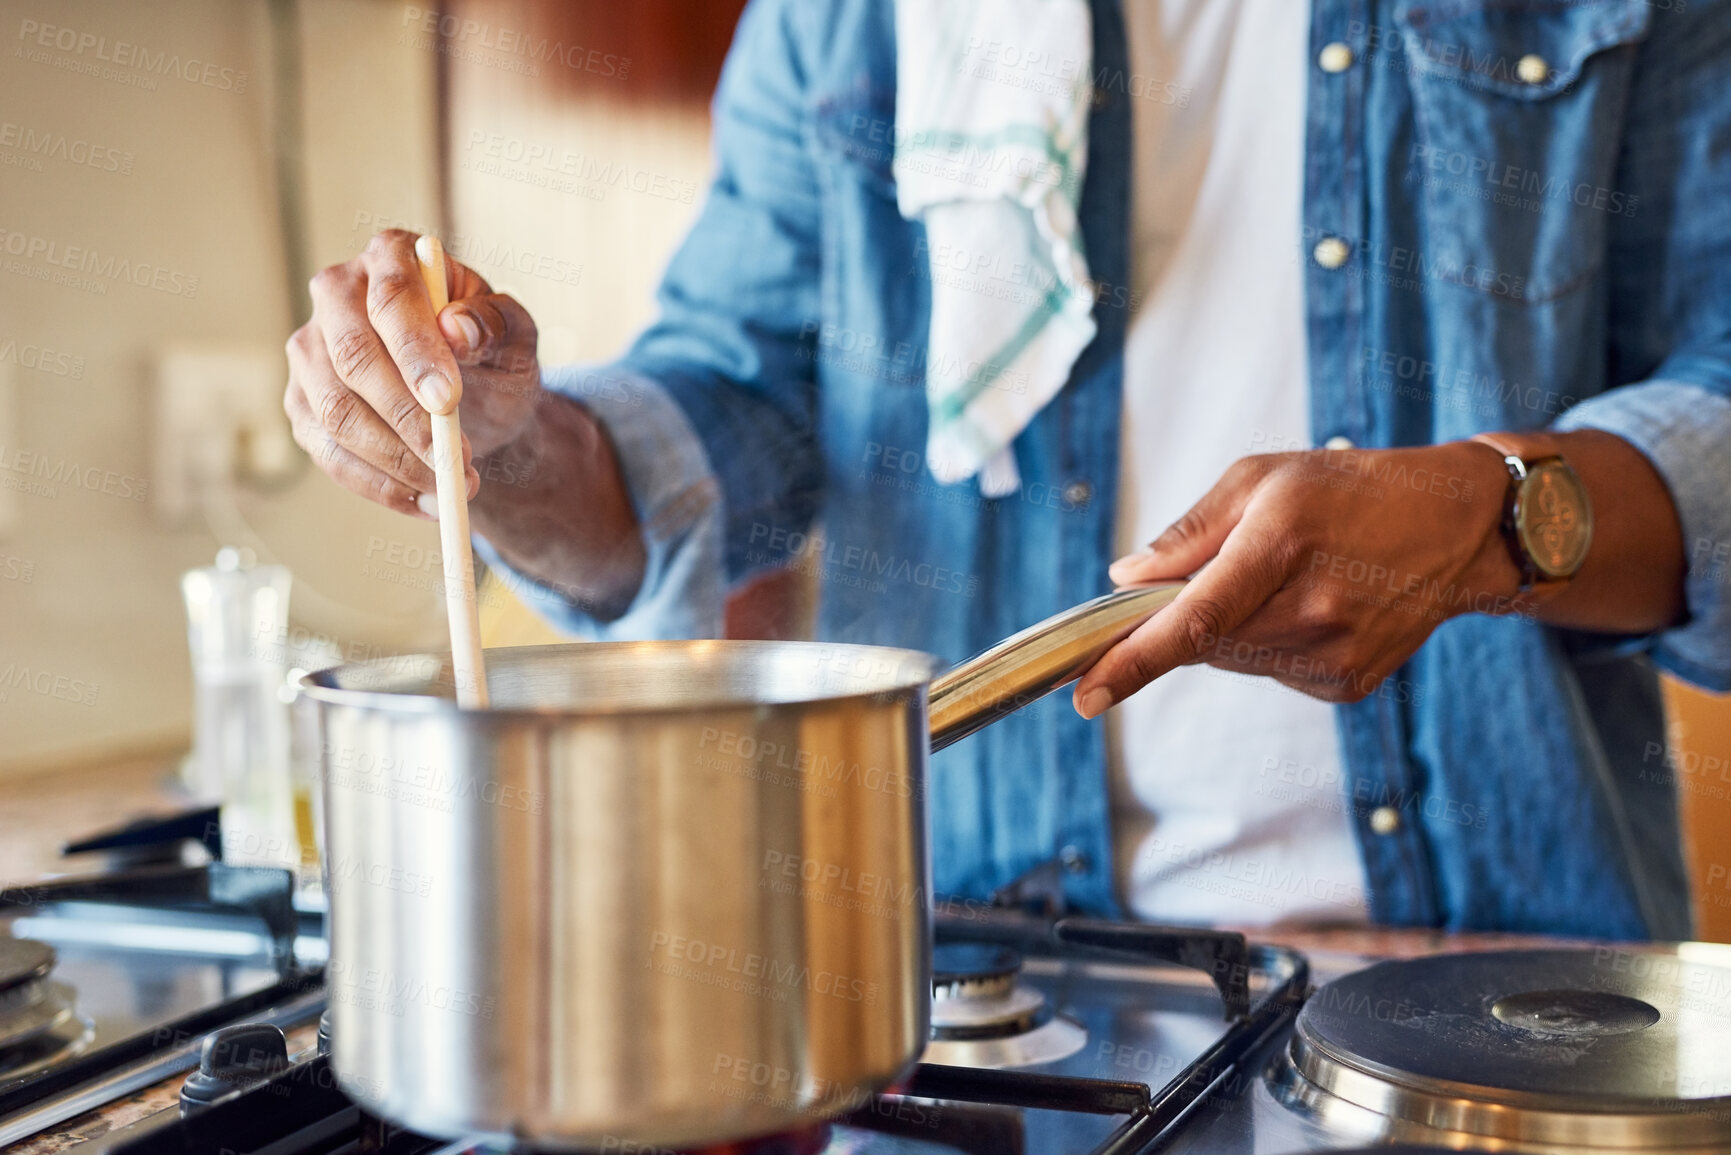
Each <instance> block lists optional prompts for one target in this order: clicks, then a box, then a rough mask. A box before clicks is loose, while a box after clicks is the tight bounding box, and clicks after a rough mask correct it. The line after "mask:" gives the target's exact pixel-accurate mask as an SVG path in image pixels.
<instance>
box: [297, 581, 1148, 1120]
mask: <svg viewBox="0 0 1731 1155" xmlns="http://www.w3.org/2000/svg"><path fill="white" fill-rule="evenodd" d="M1178 588H1179V587H1178V586H1175V585H1173V586H1159V587H1148V588H1144V589H1137V590H1129V591H1121V592H1119V593H1115V594H1110V595H1107V596H1106V597H1103V598H1099V599H1096V600H1095V601H1092V602H1089V603H1087V604H1086V605H1083V606H1078V607H1076V608H1075V609H1072V610H1070V611H1067V612H1066V613H1064V614H1060V615H1059V616H1057V617H1055V618H1052V619H1049V620H1048V621H1046V622H1042V623H1041V624H1039V625H1038V626H1035V627H1033V628H1032V629H1030V630H1027V631H1025V632H1023V633H1021V634H1018V635H1017V636H1016V637H1014V638H1011V639H1010V640H1009V641H1007V642H1004V643H1001V644H1000V645H998V646H996V647H994V648H993V649H991V650H989V651H987V652H986V653H984V654H982V655H980V656H979V657H977V658H975V659H973V660H971V661H969V662H967V663H964V664H963V665H961V666H959V667H957V668H956V669H954V670H952V671H950V672H949V673H947V674H945V675H944V676H943V677H941V678H938V679H937V680H936V681H935V682H934V681H932V680H931V679H932V675H933V673H934V672H935V670H936V667H937V665H938V661H937V659H935V658H933V657H931V656H930V655H927V654H922V653H918V652H916V651H912V650H897V649H887V648H882V647H875V646H850V645H826V644H823V643H816V642H785V643H780V642H721V641H694V642H650V643H617V644H613V643H605V644H587V645H581V644H580V645H564V646H536V647H524V648H519V649H505V650H494V651H490V652H489V653H488V654H487V681H488V685H489V689H490V692H491V694H492V706H491V708H489V709H487V710H484V711H463V710H459V709H458V708H457V707H456V704H455V702H454V701H453V700H452V698H451V693H450V685H451V671H450V667H449V659H448V658H441V657H436V656H417V657H410V658H396V659H385V660H381V661H374V662H366V663H361V664H357V665H350V666H340V667H337V668H335V669H331V670H325V671H323V672H321V673H317V674H312V675H309V676H308V677H307V678H305V679H304V680H303V681H302V683H301V687H302V691H303V693H304V694H305V695H306V696H307V697H309V698H311V699H313V700H314V701H315V702H317V703H318V711H319V715H320V719H321V724H322V747H323V764H324V771H325V784H324V788H325V826H326V835H325V852H326V880H327V886H328V890H329V899H330V942H331V956H330V963H329V967H328V970H327V978H328V985H329V991H330V1000H331V1008H332V1018H333V1022H332V1035H333V1050H332V1059H333V1062H334V1065H335V1068H336V1071H337V1073H338V1076H339V1078H340V1079H341V1080H342V1083H343V1085H344V1087H345V1088H346V1089H347V1090H348V1091H349V1092H350V1093H351V1094H353V1095H354V1096H355V1098H357V1099H358V1100H360V1101H361V1102H362V1103H364V1104H365V1105H366V1106H367V1107H369V1108H371V1109H372V1110H374V1111H376V1112H378V1113H379V1114H380V1115H383V1116H384V1117H386V1118H388V1119H391V1120H393V1121H395V1122H398V1123H401V1124H404V1125H406V1126H409V1127H412V1128H414V1129H416V1130H420V1131H424V1132H429V1133H431V1134H434V1135H458V1134H473V1133H477V1132H480V1133H489V1134H493V1135H497V1136H502V1137H508V1138H510V1139H513V1140H518V1141H527V1142H533V1143H535V1144H537V1145H542V1146H555V1147H608V1146H617V1145H618V1144H622V1143H626V1142H629V1143H636V1144H647V1145H654V1146H664V1147H681V1146H687V1145H694V1144H697V1143H715V1142H721V1141H726V1140H728V1139H733V1138H739V1137H744V1136H751V1135H761V1134H768V1133H773V1132H776V1131H782V1130H788V1129H792V1128H796V1127H801V1126H806V1125H809V1124H811V1123H813V1122H814V1121H816V1120H818V1119H821V1118H823V1117H826V1116H829V1115H833V1114H836V1113H839V1112H842V1111H845V1110H847V1109H850V1108H852V1107H855V1106H857V1105H859V1104H860V1102H861V1101H862V1100H863V1099H864V1098H865V1097H866V1096H867V1095H869V1094H871V1093H873V1092H875V1091H877V1090H880V1089H882V1088H883V1087H885V1086H887V1085H889V1084H890V1083H891V1082H893V1081H894V1080H895V1079H897V1078H898V1077H900V1076H901V1075H902V1074H903V1073H904V1072H906V1071H907V1070H908V1069H909V1067H910V1066H911V1064H912V1063H913V1062H914V1061H915V1060H916V1059H917V1058H918V1056H919V1054H920V1051H921V1049H922V1048H923V1047H924V1045H925V1042H926V1035H927V1030H928V1023H927V1016H928V1002H929V997H930V990H929V986H930V961H929V948H930V943H929V936H930V929H929V927H930V872H929V870H928V867H927V862H926V840H927V833H926V832H927V825H926V814H925V776H926V755H927V750H928V733H929V746H930V747H931V748H936V747H940V746H943V745H945V744H947V743H949V742H953V741H955V740H956V739H958V738H961V737H963V736H965V735H967V734H970V733H972V732H973V731H974V730H976V729H978V728H980V727H981V726H984V725H986V724H987V723H988V722H990V721H992V720H993V719H994V718H997V717H1000V716H1002V715H1003V714H1005V713H1008V712H1010V711H1013V710H1015V709H1018V708H1020V707H1021V706H1023V705H1025V704H1026V703H1028V702H1031V701H1033V700H1034V699H1035V698H1038V697H1040V696H1041V695H1043V694H1045V693H1048V692H1050V691H1051V690H1053V689H1056V688H1057V687H1059V686H1061V685H1064V684H1065V683H1067V682H1070V681H1073V680H1074V679H1075V678H1076V677H1077V676H1078V675H1079V674H1080V673H1081V672H1082V671H1083V670H1085V669H1086V668H1087V667H1088V666H1089V665H1091V664H1092V663H1093V661H1094V660H1095V659H1096V658H1097V657H1098V656H1099V655H1100V654H1102V653H1104V652H1105V650H1106V649H1107V648H1108V647H1110V646H1111V645H1112V644H1114V643H1115V642H1117V641H1118V640H1119V639H1121V638H1123V637H1124V636H1125V635H1126V634H1128V633H1129V632H1130V631H1131V630H1132V629H1134V628H1135V627H1136V625H1138V624H1139V623H1140V622H1142V621H1143V620H1145V619H1146V618H1147V617H1148V616H1150V615H1151V614H1152V613H1154V611H1155V610H1157V609H1158V608H1160V607H1161V606H1163V605H1165V604H1166V603H1168V602H1169V601H1171V600H1172V598H1173V596H1175V594H1176V592H1177V589H1178ZM928 684H929V689H930V693H929V697H928Z"/></svg>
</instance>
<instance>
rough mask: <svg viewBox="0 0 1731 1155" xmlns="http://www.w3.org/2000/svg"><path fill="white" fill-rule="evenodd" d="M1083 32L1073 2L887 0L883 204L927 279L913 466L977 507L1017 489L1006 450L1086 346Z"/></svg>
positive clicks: (1088, 59)
mask: <svg viewBox="0 0 1731 1155" xmlns="http://www.w3.org/2000/svg"><path fill="white" fill-rule="evenodd" d="M1091 25H1092V21H1091V18H1090V15H1089V11H1088V3H1087V0H896V135H895V141H896V143H895V164H894V171H895V179H896V197H897V201H898V203H899V207H900V209H901V213H902V215H903V216H904V217H907V218H909V219H918V220H920V221H923V222H924V224H925V227H926V242H927V246H928V247H927V257H928V260H929V261H930V271H931V281H932V314H931V333H930V337H929V340H928V347H927V350H926V358H927V361H926V395H927V401H928V404H929V407H930V413H931V424H930V428H929V432H928V435H927V441H926V460H927V463H928V465H929V467H930V469H931V471H932V476H933V477H934V478H936V479H937V480H938V481H939V482H942V483H944V484H953V483H955V482H959V481H965V480H966V479H968V478H970V477H973V476H975V475H978V476H979V478H980V488H981V491H982V492H983V493H984V494H985V495H986V496H987V497H1005V496H1008V495H1010V494H1012V493H1015V492H1016V491H1017V490H1018V489H1019V488H1020V487H1021V477H1020V475H1019V474H1018V473H1017V470H1016V459H1015V455H1014V453H1013V451H1012V450H1011V448H1010V443H1011V442H1013V441H1014V440H1015V439H1016V436H1017V434H1019V433H1021V431H1022V430H1023V429H1024V428H1026V427H1027V425H1028V423H1029V422H1030V421H1032V420H1033V419H1034V416H1035V415H1036V414H1037V413H1039V411H1040V410H1041V409H1042V408H1043V407H1044V406H1045V404H1046V403H1047V402H1048V401H1050V400H1051V399H1052V398H1053V396H1055V395H1056V394H1057V392H1058V390H1060V389H1062V388H1063V387H1064V382H1065V381H1066V380H1067V379H1068V378H1069V375H1070V368H1071V366H1072V365H1074V364H1075V362H1076V358H1077V356H1079V355H1080V354H1081V352H1082V350H1083V349H1084V348H1085V347H1086V346H1087V344H1088V342H1089V341H1091V340H1093V338H1094V319H1093V316H1092V310H1093V303H1094V297H1093V289H1092V286H1091V285H1090V284H1089V281H1088V263H1087V259H1086V256H1085V254H1084V253H1083V251H1082V238H1081V234H1080V232H1079V231H1078V229H1077V222H1076V205H1077V201H1078V200H1079V198H1080V196H1081V191H1082V174H1083V171H1084V169H1085V167H1086V164H1087V157H1088V112H1089V108H1090V105H1091V101H1092V94H1093V88H1092V83H1091V80H1090V77H1091V73H1092V59H1093V55H1092V47H1091V36H1092V28H1091Z"/></svg>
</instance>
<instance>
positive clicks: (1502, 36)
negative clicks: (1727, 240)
mask: <svg viewBox="0 0 1731 1155" xmlns="http://www.w3.org/2000/svg"><path fill="white" fill-rule="evenodd" d="M1649 3H1650V0H1575V2H1570V0H1437V2H1435V3H1410V2H1409V3H1403V4H1398V5H1397V6H1396V9H1395V13H1394V16H1395V20H1394V23H1395V26H1396V30H1397V32H1398V34H1399V36H1400V41H1401V47H1402V49H1403V51H1404V54H1405V60H1406V66H1407V71H1408V76H1409V78H1410V87H1411V93H1412V101H1413V117H1414V141H1413V145H1412V149H1411V152H1410V155H1409V157H1408V163H1407V168H1406V173H1405V179H1406V180H1407V181H1408V182H1409V184H1413V185H1416V186H1418V189H1419V193H1418V195H1419V197H1420V202H1421V203H1422V205H1423V236H1424V242H1423V247H1424V251H1425V255H1426V263H1427V265H1428V266H1429V267H1428V268H1427V270H1426V272H1427V279H1428V280H1431V281H1443V282H1452V283H1454V284H1458V285H1461V286H1464V287H1466V288H1468V289H1471V290H1476V291H1479V292H1484V293H1488V294H1491V295H1493V296H1496V297H1499V298H1503V299H1505V300H1507V301H1509V302H1511V303H1515V304H1522V303H1526V304H1539V303H1544V302H1547V301H1551V300H1555V299H1556V298H1558V297H1561V296H1564V295H1565V294H1568V293H1570V292H1571V291H1573V290H1576V289H1579V288H1581V287H1583V286H1584V285H1586V284H1588V283H1589V282H1590V281H1591V280H1592V278H1593V276H1594V274H1596V273H1597V271H1598V269H1599V267H1600V266H1601V264H1602V263H1603V257H1604V251H1605V236H1606V230H1607V226H1608V221H1609V220H1610V219H1611V218H1613V217H1615V216H1618V215H1633V214H1634V213H1635V212H1636V211H1637V209H1638V204H1637V202H1636V198H1634V197H1633V196H1631V195H1630V194H1629V193H1628V192H1626V191H1625V190H1621V189H1619V188H1617V187H1616V183H1615V181H1616V173H1617V157H1618V152H1619V146H1620V141H1621V135H1622V133H1621V127H1622V112H1623V106H1624V103H1625V100H1626V97H1627V94H1628V88H1629V80H1630V75H1631V72H1632V70H1633V66H1634V58H1635V48H1634V45H1635V44H1636V43H1637V42H1638V41H1640V40H1641V39H1642V38H1643V37H1644V36H1645V35H1646V31H1647V23H1648V19H1649Z"/></svg>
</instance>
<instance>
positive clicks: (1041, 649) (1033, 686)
mask: <svg viewBox="0 0 1731 1155" xmlns="http://www.w3.org/2000/svg"><path fill="white" fill-rule="evenodd" d="M1183 588H1184V583H1183V582H1161V583H1159V584H1157V585H1148V586H1137V587H1132V588H1129V589H1121V590H1115V591H1113V592H1112V593H1109V594H1107V595H1105V596H1104V597H1098V598H1095V599H1094V600H1093V601H1090V602H1083V603H1082V604H1081V605H1079V606H1075V607H1073V608H1071V609H1067V610H1065V611H1064V612H1063V613H1060V614H1055V615H1054V616H1052V617H1049V618H1047V619H1046V620H1045V621H1043V622H1040V623H1039V624H1037V625H1033V626H1029V627H1028V628H1027V629H1025V630H1023V631H1022V632H1021V633H1019V634H1016V635H1015V636H1014V637H1010V638H1006V639H1005V640H1004V641H1001V642H999V643H998V644H997V645H995V646H993V647H992V648H991V649H989V650H986V651H985V652H984V653H981V654H977V655H975V656H974V657H972V658H969V659H968V660H967V661H965V662H963V663H962V664H960V665H959V666H956V667H955V668H954V669H952V670H949V671H948V672H947V673H944V674H942V675H940V676H939V677H937V678H935V679H934V680H933V681H932V688H931V696H930V706H929V713H930V716H931V732H932V749H933V750H941V749H943V748H944V747H945V746H948V745H949V744H950V743H952V742H955V741H958V740H960V739H962V738H966V737H967V736H968V735H969V734H972V733H973V732H974V731H975V730H979V729H982V728H984V727H985V726H988V725H990V724H991V723H993V722H995V721H997V720H998V719H999V718H1002V717H1003V716H1004V715H1006V714H1012V713H1014V712H1016V711H1017V710H1020V709H1021V708H1022V707H1023V706H1026V705H1028V704H1029V703H1030V702H1033V701H1036V700H1038V699H1040V698H1043V697H1045V696H1046V695H1047V694H1050V693H1051V692H1052V691H1053V690H1056V689H1058V688H1059V687H1061V686H1067V685H1069V684H1070V683H1071V682H1074V681H1075V680H1076V679H1077V678H1079V677H1081V676H1082V675H1083V674H1084V673H1086V672H1087V671H1088V669H1089V667H1091V666H1093V664H1094V663H1095V662H1097V661H1099V660H1100V656H1101V655H1102V654H1104V653H1105V652H1106V651H1107V650H1109V649H1111V648H1112V647H1113V646H1115V645H1117V644H1118V643H1119V642H1121V641H1123V640H1124V639H1125V638H1126V637H1128V636H1129V635H1130V633H1131V632H1132V631H1133V630H1135V629H1136V627H1137V626H1139V625H1141V624H1142V623H1143V622H1145V621H1147V620H1148V619H1149V618H1151V617H1153V616H1154V614H1155V613H1156V612H1157V611H1159V610H1160V609H1161V608H1163V607H1165V606H1167V605H1170V604H1171V602H1172V599H1174V598H1176V597H1177V596H1178V591H1179V590H1181V589H1183Z"/></svg>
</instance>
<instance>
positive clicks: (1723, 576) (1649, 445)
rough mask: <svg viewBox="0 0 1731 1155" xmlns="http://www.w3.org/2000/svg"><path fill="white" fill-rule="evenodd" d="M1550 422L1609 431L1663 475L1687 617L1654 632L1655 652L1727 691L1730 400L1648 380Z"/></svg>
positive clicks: (1730, 650)
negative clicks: (1683, 571) (1680, 552)
mask: <svg viewBox="0 0 1731 1155" xmlns="http://www.w3.org/2000/svg"><path fill="white" fill-rule="evenodd" d="M1556 428H1558V429H1562V430H1568V429H1602V430H1604V431H1605V432H1607V433H1614V434H1616V435H1617V436H1618V437H1621V438H1622V439H1623V440H1625V441H1627V442H1629V444H1631V445H1633V446H1634V447H1635V448H1637V449H1639V450H1640V451H1641V452H1642V453H1644V454H1645V455H1646V456H1647V459H1648V460H1649V461H1651V462H1652V463H1653V467H1654V468H1655V469H1657V470H1658V472H1659V476H1660V477H1662V478H1663V479H1664V480H1665V484H1666V485H1667V486H1668V487H1669V488H1670V490H1671V499H1672V501H1673V502H1674V503H1675V504H1676V507H1677V517H1678V519H1679V520H1680V521H1681V522H1682V526H1683V547H1684V549H1685V550H1686V551H1687V554H1688V559H1689V569H1688V574H1687V578H1686V585H1685V591H1684V592H1685V597H1686V600H1687V604H1688V617H1687V619H1686V620H1685V621H1684V623H1683V624H1682V625H1680V626H1677V627H1675V628H1673V629H1669V630H1665V631H1664V632H1662V633H1660V634H1659V635H1657V636H1656V637H1655V638H1654V639H1653V647H1652V653H1653V658H1654V660H1655V661H1656V662H1658V664H1659V665H1660V666H1662V667H1663V668H1664V669H1666V670H1669V671H1670V672H1671V673H1673V674H1676V675H1677V676H1678V677H1680V678H1684V679H1687V680H1688V681H1691V682H1694V683H1696V684H1698V685H1701V686H1705V687H1707V688H1708V689H1712V690H1731V400H1727V399H1726V398H1725V397H1724V396H1722V395H1721V394H1719V393H1715V392H1713V391H1711V390H1709V389H1706V388H1703V387H1702V386H1700V385H1695V384H1691V383H1688V382H1683V381H1648V382H1644V383H1642V384H1639V385H1628V386H1624V387H1623V388H1620V389H1611V390H1608V391H1606V392H1604V393H1601V394H1599V395H1598V396H1597V397H1593V398H1590V399H1588V400H1586V401H1583V402H1582V403H1581V404H1579V405H1577V406H1575V407H1574V408H1573V409H1570V410H1569V411H1568V412H1566V413H1564V414H1563V415H1562V416H1561V417H1560V418H1559V419H1558V420H1557V422H1556Z"/></svg>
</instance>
